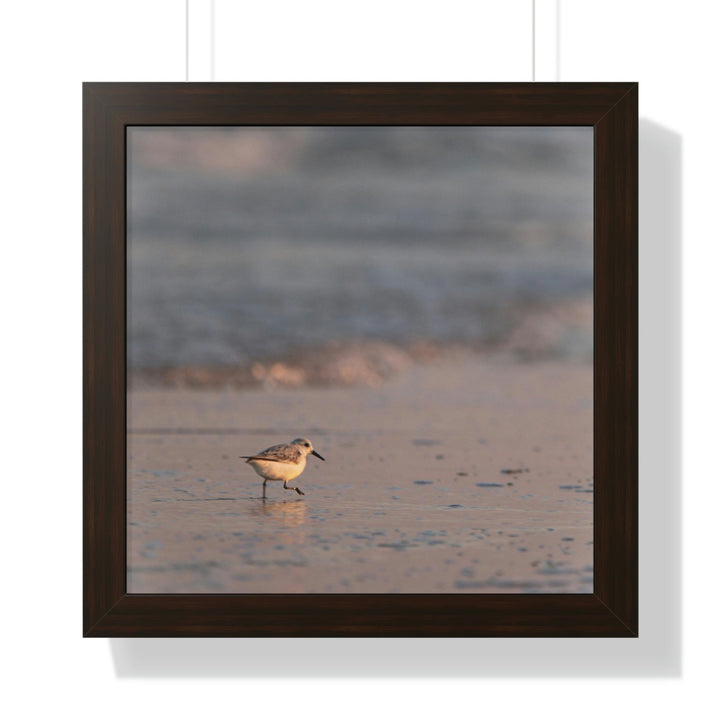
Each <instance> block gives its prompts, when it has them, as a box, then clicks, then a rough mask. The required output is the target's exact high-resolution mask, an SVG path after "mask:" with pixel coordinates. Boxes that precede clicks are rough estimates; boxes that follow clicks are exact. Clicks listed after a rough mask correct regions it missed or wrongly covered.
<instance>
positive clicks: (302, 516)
mask: <svg viewBox="0 0 720 720" xmlns="http://www.w3.org/2000/svg"><path fill="white" fill-rule="evenodd" d="M250 512H251V514H252V515H262V516H265V517H268V518H271V519H272V520H275V521H278V522H280V524H281V525H282V526H283V527H299V526H301V525H304V524H305V520H306V518H307V505H306V504H305V503H304V502H297V501H295V500H293V501H288V500H285V501H278V502H270V501H267V500H266V501H264V502H262V503H260V504H258V505H256V506H254V507H253V508H252V509H251V510H250Z"/></svg>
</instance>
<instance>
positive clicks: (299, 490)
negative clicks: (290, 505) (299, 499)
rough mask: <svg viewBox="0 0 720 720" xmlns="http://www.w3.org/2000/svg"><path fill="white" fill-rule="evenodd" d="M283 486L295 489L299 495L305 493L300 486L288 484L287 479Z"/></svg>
mask: <svg viewBox="0 0 720 720" xmlns="http://www.w3.org/2000/svg"><path fill="white" fill-rule="evenodd" d="M283 487H284V488H285V489H286V490H294V491H295V492H296V493H297V494H298V495H304V494H305V493H304V492H303V491H302V490H301V489H300V488H299V487H292V486H290V485H288V484H287V480H286V481H285V482H284V483H283Z"/></svg>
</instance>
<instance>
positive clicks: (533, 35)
mask: <svg viewBox="0 0 720 720" xmlns="http://www.w3.org/2000/svg"><path fill="white" fill-rule="evenodd" d="M532 81H533V82H535V0H532Z"/></svg>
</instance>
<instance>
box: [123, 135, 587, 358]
mask: <svg viewBox="0 0 720 720" xmlns="http://www.w3.org/2000/svg"><path fill="white" fill-rule="evenodd" d="M592 152H593V137H592V129H591V128H519V127H518V128H272V129H258V128H190V129H188V128H132V129H130V130H129V131H128V160H129V165H128V168H129V169H128V363H129V368H130V369H131V371H132V370H142V369H148V368H160V367H164V368H171V367H183V366H202V367H214V366H215V367H248V366H249V365H250V364H252V363H253V362H256V361H265V360H272V359H282V358H285V357H288V356H290V355H291V354H293V353H297V352H298V351H302V350H307V349H313V348H321V347H323V346H325V345H326V344H328V343H331V342H332V343H341V344H342V343H351V342H357V341H364V340H373V341H375V340H381V341H384V342H388V343H392V344H394V345H397V346H401V347H402V346H403V345H407V344H411V343H417V342H425V343H431V344H434V345H436V346H443V345H447V344H461V345H463V344H465V345H469V346H476V345H480V346H481V345H482V344H483V343H488V342H491V341H497V340H498V339H502V337H503V336H505V335H507V334H508V333H510V332H512V331H513V329H514V326H515V324H516V323H517V319H518V317H520V316H522V313H524V312H527V311H528V310H532V309H533V308H544V307H557V306H562V304H563V303H573V302H577V301H588V300H589V299H590V298H591V297H592V283H593V269H592V234H593V230H592V224H593V223H592V220H593V217H592V212H593V209H592V202H593V177H592V175H593V173H592ZM583 332H584V334H585V337H584V341H583V342H581V343H580V344H578V342H577V337H576V336H574V340H573V342H568V343H566V344H562V343H561V344H560V345H559V346H558V348H557V352H558V353H559V354H561V355H562V354H568V355H570V354H573V353H577V352H578V347H582V348H584V350H583V352H586V353H587V349H588V347H589V348H591V342H592V339H591V337H592V328H591V327H590V325H589V324H588V326H587V327H586V328H585V329H584V331H583ZM576 335H577V333H576Z"/></svg>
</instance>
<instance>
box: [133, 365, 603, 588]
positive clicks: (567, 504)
mask: <svg viewBox="0 0 720 720" xmlns="http://www.w3.org/2000/svg"><path fill="white" fill-rule="evenodd" d="M592 411H593V408H592V367H591V366H590V365H587V364H579V363H577V364H575V363H570V362H564V361H547V362H541V363H527V364H522V363H517V362H499V361H490V360H487V359H485V360H482V359H479V358H478V357H477V356H469V357H458V358H455V359H446V360H443V361H438V362H430V363H428V364H420V365H414V366H411V367H409V368H408V369H406V370H404V371H403V372H401V373H399V374H398V375H396V376H394V377H393V378H391V379H389V380H387V381H385V382H383V383H382V384H380V385H379V386H378V387H325V388H319V387H318V388H313V387H310V388H307V387H305V388H296V389H283V388H275V389H273V388H270V389H245V390H243V389H238V388H232V389H230V388H228V389H199V390H198V389H196V390H183V389H177V388H169V387H165V388H148V387H136V388H135V389H132V390H131V391H130V392H129V394H128V592H130V593H176V592H177V593H513V592H519V593H533V592H539V593H547V592H549V593H557V592H563V593H564V592H568V593H588V592H592V589H593V582H592V580H593V568H592V564H593V545H592V521H593V476H592V473H593V464H592V446H593V443H592V422H593V420H592ZM298 436H305V437H309V438H310V439H311V440H312V442H313V444H314V445H315V448H316V449H317V450H318V452H320V453H321V454H322V455H323V456H324V457H325V458H326V462H321V461H320V460H317V459H316V458H312V457H311V458H309V460H308V465H307V469H306V470H305V472H304V473H303V475H301V476H300V478H298V480H297V481H296V483H295V484H297V485H298V486H299V487H300V488H301V489H302V490H303V491H304V492H305V493H306V494H305V495H304V496H303V497H300V496H299V495H297V494H295V493H294V492H291V491H285V490H283V488H282V485H281V484H279V483H268V492H267V500H266V501H263V500H262V498H261V492H262V480H261V478H260V477H258V476H257V475H256V474H255V472H254V471H253V470H252V468H251V467H250V466H249V465H247V464H245V463H244V461H243V460H240V459H239V457H238V456H240V455H248V454H251V453H253V452H258V451H260V450H262V449H264V448H265V447H267V446H269V445H272V444H275V443H279V442H288V441H290V440H292V439H293V438H295V437H298Z"/></svg>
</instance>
